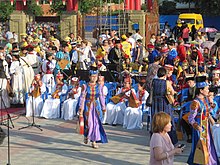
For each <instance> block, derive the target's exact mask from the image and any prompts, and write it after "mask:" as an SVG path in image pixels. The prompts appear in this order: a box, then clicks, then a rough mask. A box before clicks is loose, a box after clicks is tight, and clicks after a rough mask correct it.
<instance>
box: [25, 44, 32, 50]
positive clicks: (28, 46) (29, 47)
mask: <svg viewBox="0 0 220 165" xmlns="http://www.w3.org/2000/svg"><path fill="white" fill-rule="evenodd" d="M25 48H26V50H30V49H31V50H33V49H34V46H33V45H31V44H29V45H27V46H26V47H25Z"/></svg>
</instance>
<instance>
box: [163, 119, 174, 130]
mask: <svg viewBox="0 0 220 165" xmlns="http://www.w3.org/2000/svg"><path fill="white" fill-rule="evenodd" d="M171 126H172V124H171V121H169V123H168V124H167V125H166V126H165V127H164V129H163V131H164V132H170V131H171Z"/></svg>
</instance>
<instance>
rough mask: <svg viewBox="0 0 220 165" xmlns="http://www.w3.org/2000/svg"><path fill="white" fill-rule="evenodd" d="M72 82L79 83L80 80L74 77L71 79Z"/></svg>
mask: <svg viewBox="0 0 220 165" xmlns="http://www.w3.org/2000/svg"><path fill="white" fill-rule="evenodd" d="M71 81H74V82H77V81H79V79H78V77H73V78H72V79H71Z"/></svg>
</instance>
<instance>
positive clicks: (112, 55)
mask: <svg viewBox="0 0 220 165" xmlns="http://www.w3.org/2000/svg"><path fill="white" fill-rule="evenodd" d="M121 58H122V50H121V41H120V40H115V46H114V48H112V49H111V50H110V52H109V54H108V60H109V61H110V63H111V64H116V65H115V70H116V66H117V65H118V64H119V60H120V59H121Z"/></svg>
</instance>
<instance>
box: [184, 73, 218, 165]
mask: <svg viewBox="0 0 220 165" xmlns="http://www.w3.org/2000/svg"><path fill="white" fill-rule="evenodd" d="M208 94H209V84H208V83H207V82H206V77H205V76H200V77H197V78H196V98H195V99H194V100H193V101H192V103H191V107H190V115H189V117H188V119H189V123H190V124H191V125H192V127H193V132H192V148H191V153H190V155H189V158H188V161H187V163H188V164H190V165H193V164H195V163H194V159H195V150H196V145H197V143H198V141H199V139H203V140H204V144H205V145H206V146H207V151H206V152H207V153H206V154H208V155H209V156H208V158H209V159H208V165H218V164H220V162H219V160H218V157H217V153H216V149H215V146H214V141H213V138H212V133H211V129H210V119H211V115H210V111H212V109H213V108H214V107H215V106H214V104H213V103H210V102H209V101H208V99H207V96H208ZM199 159H200V158H199Z"/></svg>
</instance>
